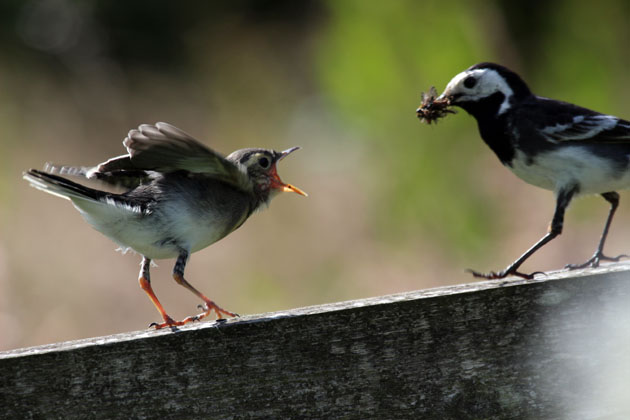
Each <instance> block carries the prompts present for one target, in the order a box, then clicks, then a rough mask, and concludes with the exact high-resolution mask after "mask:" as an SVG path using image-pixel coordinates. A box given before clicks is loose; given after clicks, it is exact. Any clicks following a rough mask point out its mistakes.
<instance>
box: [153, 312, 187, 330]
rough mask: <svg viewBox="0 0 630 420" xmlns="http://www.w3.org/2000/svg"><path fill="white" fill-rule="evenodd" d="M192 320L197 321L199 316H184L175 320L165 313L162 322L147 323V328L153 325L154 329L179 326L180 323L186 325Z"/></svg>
mask: <svg viewBox="0 0 630 420" xmlns="http://www.w3.org/2000/svg"><path fill="white" fill-rule="evenodd" d="M193 321H199V316H198V315H193V316H189V317H186V318H184V319H182V320H181V321H175V320H174V319H173V318H171V317H170V316H168V315H167V316H165V317H164V322H162V323H160V324H158V323H157V322H152V323H151V325H149V328H151V327H153V328H155V329H156V330H160V329H162V328H165V327H169V328H175V327H180V326H182V325H186V324H188V323H189V322H193Z"/></svg>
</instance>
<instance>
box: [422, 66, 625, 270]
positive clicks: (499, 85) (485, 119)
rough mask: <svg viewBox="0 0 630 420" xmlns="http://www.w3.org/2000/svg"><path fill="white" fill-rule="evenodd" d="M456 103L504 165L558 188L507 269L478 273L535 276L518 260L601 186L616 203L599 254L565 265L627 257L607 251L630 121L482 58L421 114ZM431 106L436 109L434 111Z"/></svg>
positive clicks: (612, 204)
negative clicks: (550, 210)
mask: <svg viewBox="0 0 630 420" xmlns="http://www.w3.org/2000/svg"><path fill="white" fill-rule="evenodd" d="M429 99H431V100H433V98H429ZM427 102H431V101H427ZM425 105H426V104H425ZM452 105H455V106H459V107H461V108H463V109H464V110H465V111H467V112H468V113H469V114H471V115H472V116H473V117H475V119H476V120H477V124H478V126H479V133H480V135H481V138H482V139H483V140H484V141H485V142H486V144H487V145H488V146H489V147H490V148H491V149H492V151H494V153H495V154H496V155H497V157H498V158H499V160H500V161H501V163H503V165H505V166H506V167H508V168H509V169H510V170H511V171H512V172H514V173H515V174H516V175H517V176H518V177H519V178H521V179H522V180H524V181H525V182H527V183H530V184H532V185H535V186H537V187H541V188H544V189H547V190H551V191H553V192H554V194H555V196H556V209H555V212H554V215H553V219H552V221H551V225H550V227H549V231H548V233H547V234H546V235H545V236H543V237H542V238H541V239H540V240H539V241H538V242H536V243H535V244H534V245H533V246H532V247H531V248H530V249H529V250H527V251H526V252H525V253H524V254H523V255H521V256H520V257H519V258H518V259H517V260H516V261H514V262H513V263H512V264H511V265H509V266H508V267H507V268H505V269H504V270H502V271H499V272H490V273H487V274H484V273H479V272H476V271H472V270H470V271H471V273H472V274H473V275H474V276H475V277H483V278H488V279H496V278H504V277H506V276H508V275H517V276H520V277H524V278H532V277H533V276H534V274H536V273H531V274H526V273H522V272H520V271H518V269H519V267H520V266H521V264H523V262H525V260H527V258H529V257H530V256H531V255H532V254H533V253H534V252H536V251H537V250H538V249H540V248H541V247H542V246H544V245H545V244H546V243H548V242H549V241H551V240H552V239H554V238H555V237H556V236H558V235H560V234H561V233H562V225H563V220H564V213H565V210H566V209H567V207H568V205H569V203H570V202H571V200H572V199H573V198H575V197H576V196H578V195H582V194H600V195H601V196H602V197H603V198H604V199H605V200H606V201H608V203H610V211H609V213H608V218H607V219H606V224H605V225H604V230H603V232H602V236H601V239H600V241H599V245H598V246H597V249H596V251H595V254H594V255H593V256H592V257H591V258H590V259H589V260H588V261H586V262H585V263H583V264H569V265H567V266H566V267H567V268H570V269H575V268H583V267H587V266H591V267H597V266H598V265H599V263H600V261H602V260H607V261H618V260H619V259H620V258H621V257H625V255H619V256H617V257H613V258H611V257H607V256H605V255H604V254H603V248H604V243H605V242H606V236H607V235H608V231H609V229H610V223H611V221H612V218H613V216H614V214H615V211H616V210H617V206H618V204H619V194H618V193H617V192H616V191H617V190H620V189H626V188H629V187H630V122H629V121H626V120H623V119H620V118H617V117H614V116H612V115H605V114H600V113H599V112H595V111H592V110H590V109H586V108H582V107H580V106H577V105H573V104H570V103H567V102H562V101H558V100H554V99H548V98H544V97H541V96H536V95H534V94H533V93H532V92H531V91H530V89H529V87H528V86H527V84H526V83H525V82H524V81H523V80H522V79H521V78H520V77H519V76H518V75H517V74H516V73H514V72H513V71H511V70H509V69H507V68H505V67H503V66H500V65H498V64H493V63H480V64H476V65H474V66H472V67H470V68H469V69H467V70H465V71H463V72H461V73H459V74H458V75H456V76H455V77H453V79H452V80H451V81H450V82H449V83H448V85H447V86H446V89H445V90H444V92H443V93H442V95H440V96H439V97H438V98H436V99H435V105H432V103H428V105H427V106H423V107H421V108H418V110H417V112H418V116H419V117H421V118H423V116H424V117H425V118H426V116H429V117H434V118H435V117H442V116H444V115H445V110H446V109H447V108H448V107H450V106H452ZM432 106H433V108H434V109H433V111H434V113H433V114H432V113H430V112H428V111H429V110H431V107H432ZM425 120H426V119H425ZM428 122H431V119H428Z"/></svg>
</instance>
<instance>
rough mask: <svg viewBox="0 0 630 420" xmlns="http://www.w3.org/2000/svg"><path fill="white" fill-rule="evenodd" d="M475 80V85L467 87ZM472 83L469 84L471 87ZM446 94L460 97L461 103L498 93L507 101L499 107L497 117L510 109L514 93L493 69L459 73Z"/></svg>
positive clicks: (450, 83)
mask: <svg viewBox="0 0 630 420" xmlns="http://www.w3.org/2000/svg"><path fill="white" fill-rule="evenodd" d="M470 78H474V80H475V83H474V84H473V85H472V86H470V87H469V86H467V81H468V80H469V79H470ZM470 83H471V82H468V84H469V85H470ZM444 92H445V93H446V94H451V95H455V94H457V95H459V98H458V100H459V101H474V102H476V101H479V100H481V99H483V98H486V97H488V96H490V95H493V94H495V93H497V92H500V93H502V94H503V96H504V97H505V99H504V100H503V102H502V103H501V106H500V107H499V112H498V113H497V115H501V114H503V113H505V112H506V111H507V110H509V109H510V100H511V98H512V97H513V96H514V91H513V90H512V88H511V87H510V86H509V85H508V83H507V82H506V81H505V79H504V78H503V77H502V76H501V75H500V74H499V73H498V72H497V71H496V70H493V69H475V70H466V71H464V72H461V73H459V74H458V75H456V76H455V77H453V79H452V80H451V81H450V82H449V83H448V85H447V86H446V89H445V91H444Z"/></svg>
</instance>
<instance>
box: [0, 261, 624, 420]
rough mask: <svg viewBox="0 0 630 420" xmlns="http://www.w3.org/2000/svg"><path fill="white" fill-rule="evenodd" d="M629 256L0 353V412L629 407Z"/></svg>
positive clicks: (295, 413) (466, 414)
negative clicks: (525, 276) (545, 272)
mask: <svg viewBox="0 0 630 420" xmlns="http://www.w3.org/2000/svg"><path fill="white" fill-rule="evenodd" d="M629 321H630V265H627V264H616V265H612V266H608V267H606V268H600V269H597V270H590V271H586V272H579V273H578V272H572V273H566V272H562V273H554V274H551V275H549V276H547V277H539V278H537V279H536V280H533V281H524V280H514V281H510V282H508V283H507V284H504V282H499V281H492V282H481V283H473V284H468V285H461V286H454V287H445V288H439V289H431V290H425V291H418V292H411V293H404V294H398V295H392V296H385V297H381V298H374V299H366V300H360V301H352V302H342V303H336V304H331V305H322V306H317V307H309V308H302V309H296V310H292V311H287V312H279V313H271V314H264V315H260V316H248V317H243V318H240V319H238V320H233V321H229V322H226V323H223V324H215V323H200V324H197V325H193V326H190V327H186V328H182V329H181V330H179V331H176V332H171V331H141V332H134V333H129V334H120V335H115V336H111V337H100V338H94V339H88V340H80V341H75V342H68V343H60V344H53V345H49V346H41V347H34V348H29V349H20V350H15V351H9V352H4V353H0V417H1V418H11V419H17V418H20V419H29V418H46V419H55V418H63V419H75V418H76V419H84V418H94V419H100V418H103V419H105V418H107V419H110V418H139V419H142V418H212V419H263V418H283V419H284V418H287V419H288V418H293V419H295V418H322V419H335V418H347V419H355V418H356V419H366V418H388V419H389V418H430V419H433V418H435V419H451V418H452V419H490V418H518V419H522V418H537V419H543V418H544V419H553V418H559V419H565V418H571V419H578V418H579V419H603V418H606V419H617V418H630V402H628V399H629V398H628V395H630V394H629V393H628V391H630V361H629V357H628V353H629V352H630V350H629V348H628V345H629V344H630V322H629Z"/></svg>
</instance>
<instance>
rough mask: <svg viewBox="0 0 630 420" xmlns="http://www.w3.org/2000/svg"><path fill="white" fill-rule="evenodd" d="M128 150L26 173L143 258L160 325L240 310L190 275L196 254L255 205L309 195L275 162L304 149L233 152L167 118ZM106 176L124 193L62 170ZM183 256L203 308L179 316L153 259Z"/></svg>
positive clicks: (136, 135) (179, 277) (137, 136)
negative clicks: (227, 306) (168, 303)
mask: <svg viewBox="0 0 630 420" xmlns="http://www.w3.org/2000/svg"><path fill="white" fill-rule="evenodd" d="M123 145H124V146H125V147H126V148H127V152H128V153H127V154H125V155H122V156H118V157H115V158H112V159H109V160H108V161H106V162H104V163H101V164H99V165H97V166H95V167H73V166H57V165H50V164H49V165H47V168H46V171H38V170H34V169H31V170H29V171H27V172H25V173H24V179H26V180H27V181H28V182H30V184H31V185H32V186H33V187H36V188H38V189H40V190H42V191H45V192H47V193H50V194H54V195H57V196H60V197H62V198H66V199H69V200H70V201H71V202H72V204H73V205H74V206H75V207H76V208H77V209H78V210H79V212H80V213H81V215H82V216H83V217H84V218H85V220H86V221H87V222H88V223H89V224H90V225H92V226H93V227H94V228H95V229H96V230H98V231H99V232H101V233H103V234H104V235H105V236H107V237H109V238H110V239H112V240H113V241H114V242H116V243H118V244H119V245H120V246H121V248H122V249H123V250H127V249H131V250H134V251H136V252H137V253H139V254H141V255H142V256H143V258H142V264H141V269H140V275H139V282H140V286H141V287H142V289H143V290H144V291H145V292H146V293H147V295H148V296H149V298H150V299H151V301H152V302H153V304H154V305H155V307H156V308H157V310H158V311H159V312H160V315H161V316H162V319H163V322H161V323H159V324H158V323H153V324H152V326H155V327H156V328H163V327H174V326H179V325H184V324H186V323H188V322H191V321H196V320H201V319H202V318H204V317H206V316H208V315H209V314H210V313H211V312H212V311H214V312H215V313H216V315H217V318H223V315H226V316H236V314H234V313H232V312H229V311H226V310H224V309H222V308H221V307H219V306H218V305H217V304H216V303H214V302H213V301H212V300H210V299H209V298H207V297H206V296H205V295H204V294H202V293H201V292H199V291H198V290H197V289H196V288H194V287H193V286H192V285H191V284H190V283H189V282H188V281H187V280H186V279H185V278H184V269H185V267H186V263H187V261H188V258H189V257H190V254H192V253H193V252H196V251H199V250H201V249H203V248H205V247H207V246H209V245H211V244H213V243H214V242H216V241H218V240H219V239H221V238H223V237H225V236H226V235H228V234H229V233H231V232H233V231H234V230H236V229H237V228H238V227H240V226H241V225H242V224H243V223H244V222H245V220H247V218H248V217H249V216H250V215H251V214H252V213H253V212H254V211H256V210H258V209H260V208H262V207H265V206H267V205H268V204H269V202H270V201H271V199H272V198H273V197H274V196H275V195H277V193H279V192H281V191H292V192H295V193H298V194H300V195H303V196H306V193H305V192H303V191H302V190H300V189H299V188H297V187H295V186H293V185H290V184H287V183H284V182H283V181H282V180H281V179H280V177H279V176H278V173H277V170H276V164H277V163H278V162H279V161H280V160H281V159H283V158H284V157H285V156H287V155H288V154H290V153H292V152H293V151H295V150H297V149H298V147H293V148H291V149H288V150H285V151H283V152H277V151H274V150H267V149H241V150H237V151H235V152H233V153H231V154H230V155H228V156H227V157H223V156H222V155H220V154H219V153H217V152H215V151H213V150H211V149H209V148H208V147H206V146H204V145H203V144H201V143H200V142H198V141H197V140H195V139H194V138H193V137H191V136H190V135H188V134H187V133H185V132H184V131H182V130H180V129H178V128H176V127H174V126H172V125H170V124H167V123H163V122H159V123H157V124H155V125H147V124H144V125H141V126H140V127H139V128H138V129H137V130H131V131H130V132H129V134H128V135H127V137H126V138H125V139H124V141H123ZM56 174H59V175H71V176H78V177H83V178H86V179H93V180H100V181H102V182H104V183H106V184H109V185H111V186H117V187H122V188H124V190H125V191H124V192H122V193H114V192H107V191H102V190H99V189H93V188H88V187H86V186H84V185H81V184H78V183H75V182H73V181H70V180H69V179H66V178H64V177H62V176H59V175H56ZM164 258H177V261H176V263H175V267H174V269H173V278H174V279H175V281H176V282H177V283H178V284H180V285H182V286H184V287H185V288H187V289H188V290H190V291H191V292H193V293H194V294H195V295H196V296H198V297H199V298H200V299H201V300H202V301H203V302H204V307H203V310H204V311H203V312H202V313H200V314H199V315H195V316H189V317H187V318H185V319H184V320H182V321H175V320H173V319H172V318H171V317H170V316H169V315H168V314H167V313H166V311H165V310H164V308H163V307H162V304H161V303H160V301H159V300H158V298H157V297H156V296H155V293H153V289H152V288H151V281H150V276H149V268H150V265H151V261H152V260H154V259H164Z"/></svg>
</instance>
